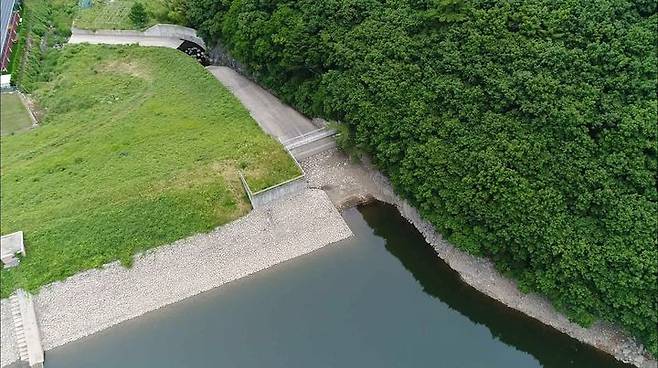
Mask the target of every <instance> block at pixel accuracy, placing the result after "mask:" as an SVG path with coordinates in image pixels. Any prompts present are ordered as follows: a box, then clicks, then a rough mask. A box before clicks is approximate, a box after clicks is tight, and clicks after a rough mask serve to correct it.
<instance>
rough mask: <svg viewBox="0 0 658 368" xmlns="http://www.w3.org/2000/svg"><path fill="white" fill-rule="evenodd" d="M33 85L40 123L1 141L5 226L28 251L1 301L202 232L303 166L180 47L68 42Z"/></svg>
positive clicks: (5, 277) (7, 273) (7, 275)
mask: <svg viewBox="0 0 658 368" xmlns="http://www.w3.org/2000/svg"><path fill="white" fill-rule="evenodd" d="M55 55H57V60H56V61H55V60H49V64H50V65H55V66H54V67H53V70H52V72H51V73H52V74H51V75H52V80H51V81H49V82H45V83H44V84H43V85H41V86H40V87H39V88H38V89H37V90H36V91H35V93H34V95H35V96H36V97H37V100H38V101H39V103H40V104H41V107H42V108H44V109H45V110H46V111H47V115H46V118H45V119H44V121H42V125H41V126H40V127H39V128H36V129H32V130H30V131H27V132H24V133H21V134H19V135H12V136H5V137H2V138H0V139H1V142H0V143H1V150H2V152H1V153H2V167H1V171H2V186H1V207H2V212H1V215H2V217H1V219H2V221H1V230H2V234H6V233H10V232H13V231H17V230H23V231H24V232H25V242H26V249H27V257H26V258H24V259H23V260H22V262H21V264H20V266H18V267H16V268H13V269H11V270H2V272H1V274H0V277H1V281H2V282H1V284H2V286H1V288H2V297H6V296H8V295H9V293H10V292H11V291H12V290H14V289H16V288H18V287H23V288H27V289H29V290H36V289H38V287H39V286H41V285H44V284H47V283H50V282H53V281H55V280H60V279H63V278H65V277H67V276H71V275H73V274H75V273H77V272H79V271H82V270H86V269H90V268H94V267H99V266H101V265H103V264H105V263H107V262H109V261H112V260H116V259H119V260H121V261H122V262H123V263H124V264H130V262H131V260H132V256H133V255H134V254H135V253H136V252H139V251H142V250H145V249H148V248H152V247H155V246H158V245H162V244H166V243H170V242H173V241H175V240H177V239H180V238H183V237H186V236H188V235H191V234H194V233H199V232H206V231H208V230H211V229H213V228H214V227H216V226H217V225H220V224H223V223H226V222H228V221H231V220H233V219H235V218H237V217H239V216H241V215H243V214H245V213H246V212H247V211H248V209H249V206H248V202H247V199H246V196H245V194H244V191H243V189H242V187H241V184H240V181H239V176H238V170H242V171H243V172H244V173H245V176H246V178H247V181H248V182H249V184H250V186H252V187H253V188H254V190H259V189H263V188H265V187H267V186H270V185H273V184H276V183H279V182H282V181H284V180H287V179H290V178H292V177H294V176H296V175H298V174H299V172H298V169H297V167H296V166H295V164H294V162H293V161H292V160H291V159H290V157H289V156H288V155H287V153H286V152H285V151H284V149H283V147H282V146H281V145H280V144H279V143H278V142H276V141H275V140H274V139H272V138H271V137H269V136H267V135H266V134H265V133H263V132H262V131H261V129H260V128H259V127H258V125H257V124H256V122H255V121H253V120H252V119H251V117H250V115H249V113H248V112H247V110H246V109H245V108H244V107H243V106H242V105H241V104H240V103H239V102H238V100H237V99H236V98H234V97H233V95H231V93H230V92H229V91H227V90H226V89H225V88H223V87H222V86H221V85H220V84H219V82H218V81H217V80H216V79H215V78H214V77H212V75H211V74H210V73H208V72H207V71H206V70H205V69H204V68H203V67H202V66H201V65H199V64H198V63H196V61H194V60H193V59H192V58H189V57H187V56H185V55H184V54H183V53H180V52H178V51H176V50H170V49H163V48H140V47H137V46H124V47H118V46H117V47H107V46H92V45H77V46H67V47H65V48H64V49H63V50H62V51H60V52H58V53H56V54H55Z"/></svg>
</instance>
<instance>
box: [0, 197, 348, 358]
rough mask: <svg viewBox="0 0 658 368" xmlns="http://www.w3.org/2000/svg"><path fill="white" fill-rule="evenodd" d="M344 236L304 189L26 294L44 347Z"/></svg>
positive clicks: (323, 204)
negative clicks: (128, 262)
mask: <svg viewBox="0 0 658 368" xmlns="http://www.w3.org/2000/svg"><path fill="white" fill-rule="evenodd" d="M351 235H352V232H351V230H350V229H349V227H348V226H347V224H346V223H345V221H344V220H343V218H342V217H341V215H340V213H338V211H337V210H336V208H335V207H334V206H333V205H332V203H331V201H330V200H329V198H328V197H327V195H326V194H325V193H324V192H323V191H321V190H305V191H304V192H301V193H299V194H297V195H295V196H293V197H290V198H287V199H283V200H279V201H276V202H274V203H271V204H268V205H266V206H264V207H262V208H259V209H256V210H254V211H252V212H251V213H249V214H248V215H246V216H244V217H242V218H240V219H238V220H236V221H234V222H232V223H229V224H227V225H224V226H222V227H220V228H217V229H216V230H213V231H212V232H210V233H208V234H199V235H194V236H191V237H189V238H186V239H182V240H179V241H177V242H175V243H173V244H170V245H165V246H162V247H158V248H155V249H153V250H152V251H149V252H146V253H145V254H142V255H138V256H136V257H135V262H134V264H133V266H132V267H131V268H124V267H123V266H121V265H120V264H119V263H118V262H114V263H111V264H108V265H106V266H104V267H103V268H102V269H94V270H90V271H85V272H82V273H80V274H77V275H75V276H73V277H70V278H68V279H67V280H65V281H63V282H57V283H53V284H50V285H48V286H45V287H44V288H42V289H41V290H40V292H39V293H38V294H37V295H35V296H34V304H35V309H36V311H37V318H38V320H39V321H38V322H39V326H40V328H41V336H42V344H43V347H44V350H49V349H52V348H55V347H57V346H60V345H63V344H65V343H68V342H71V341H74V340H77V339H79V338H82V337H84V336H87V335H90V334H92V333H95V332H98V331H101V330H103V329H106V328H108V327H111V326H113V325H116V324H118V323H121V322H123V321H126V320H129V319H131V318H135V317H137V316H140V315H142V314H144V313H147V312H150V311H153V310H156V309H158V308H161V307H163V306H166V305H168V304H171V303H175V302H178V301H181V300H183V299H185V298H188V297H190V296H193V295H196V294H199V293H201V292H204V291H207V290H210V289H212V288H215V287H218V286H220V285H222V284H225V283H227V282H230V281H233V280H236V279H238V278H241V277H244V276H247V275H249V274H252V273H254V272H257V271H260V270H263V269H265V268H268V267H271V266H273V265H275V264H278V263H281V262H284V261H286V260H289V259H292V258H295V257H297V256H300V255H303V254H306V253H310V252H312V251H314V250H316V249H319V248H321V247H323V246H325V245H327V244H330V243H334V242H337V241H339V240H342V239H345V238H347V237H349V236H351ZM5 302H7V306H8V300H2V307H3V308H2V309H3V310H2V312H3V314H2V317H3V319H2V327H3V333H2V355H3V358H2V366H5V365H7V364H10V363H12V362H13V361H15V360H16V359H17V354H16V356H12V355H11V354H12V352H11V350H12V349H11V346H10V344H11V342H12V341H11V338H10V337H9V336H7V338H6V336H5V332H4V330H5V328H4V327H5ZM9 318H11V313H9ZM10 321H11V320H10ZM10 330H11V329H10ZM5 354H6V356H5Z"/></svg>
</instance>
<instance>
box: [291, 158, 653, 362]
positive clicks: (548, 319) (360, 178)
mask: <svg viewBox="0 0 658 368" xmlns="http://www.w3.org/2000/svg"><path fill="white" fill-rule="evenodd" d="M301 165H302V167H303V168H304V171H305V172H306V178H307V179H308V181H309V185H310V186H311V187H316V188H323V189H324V190H326V191H327V194H328V195H329V197H330V198H331V200H332V202H333V203H334V205H335V206H336V207H339V208H342V207H347V206H351V205H354V204H356V203H359V202H363V201H367V200H369V199H372V198H375V199H378V200H380V201H382V202H386V203H390V204H393V205H395V206H396V207H397V208H398V210H399V211H400V213H401V214H402V216H404V217H405V218H406V219H407V220H408V221H409V222H411V223H412V224H413V225H414V226H415V227H416V228H417V229H418V230H419V231H420V232H421V233H422V234H423V236H424V237H425V240H426V241H427V242H428V243H429V244H431V245H432V247H434V249H435V250H436V252H437V254H438V256H439V257H440V258H441V259H443V260H444V261H445V262H446V263H448V265H450V267H452V268H453V269H454V270H456V271H457V272H459V274H460V275H461V277H462V279H463V280H464V281H465V282H466V283H468V284H469V285H471V286H473V287H474V288H476V289H478V290H479V291H480V292H483V293H484V294H487V295H488V296H490V297H492V298H494V299H496V300H498V301H500V302H502V303H504V304H505V305H507V306H508V307H511V308H514V309H516V310H519V311H521V312H523V313H525V314H527V315H528V316H530V317H533V318H535V319H537V320H539V321H541V322H542V323H544V324H546V325H549V326H552V327H553V328H555V329H557V330H559V331H561V332H563V333H566V334H567V335H569V336H571V337H573V338H576V339H577V340H580V341H582V342H584V343H586V344H589V345H592V346H594V347H596V348H598V349H600V350H602V351H605V352H607V353H609V354H611V355H613V356H615V357H616V358H617V359H619V360H621V361H624V362H627V363H632V364H634V365H636V366H637V367H641V368H656V367H657V363H656V360H655V359H653V358H652V357H651V356H650V354H649V353H648V352H646V351H645V350H644V348H643V347H642V346H641V344H639V343H637V342H636V341H635V340H634V339H633V338H630V337H628V336H627V335H626V334H624V333H623V332H622V331H621V330H620V329H619V328H617V327H615V326H611V325H608V324H604V323H596V324H594V325H593V326H592V327H590V328H583V327H581V326H579V325H577V324H575V323H572V322H570V321H569V320H568V319H567V318H566V317H565V316H564V315H562V314H560V313H559V312H558V311H557V310H555V308H553V306H552V304H551V303H550V302H549V301H548V300H547V299H546V298H544V297H542V296H540V295H537V294H533V293H530V294H524V293H522V292H520V291H519V290H518V288H517V286H516V283H515V282H514V281H513V280H511V279H509V278H507V277H504V276H503V275H501V274H500V273H499V272H498V271H496V270H495V268H494V266H493V264H492V263H491V262H490V261H489V260H487V259H484V258H477V257H474V256H472V255H470V254H468V253H465V252H463V251H461V250H459V249H456V248H454V247H453V246H452V245H450V244H449V243H448V242H447V241H445V240H443V238H442V237H441V235H439V234H438V233H437V232H436V231H435V230H434V227H433V226H432V225H431V224H430V223H428V222H427V221H425V220H423V219H422V218H421V217H420V215H419V214H418V212H417V211H416V209H415V208H413V207H411V206H410V205H409V204H408V203H407V202H406V201H404V200H402V199H401V198H399V197H398V196H397V195H396V194H395V193H394V192H393V189H392V186H391V184H390V183H389V181H388V179H387V178H386V177H384V176H383V175H382V174H381V173H380V172H378V171H377V170H375V169H374V168H372V166H371V165H369V164H367V163H366V164H358V163H354V162H351V161H350V160H349V159H348V158H347V157H345V155H343V154H341V153H339V152H336V151H335V150H334V151H329V152H325V153H322V154H319V155H316V156H313V157H310V158H309V159H307V160H305V161H303V162H302V163H301Z"/></svg>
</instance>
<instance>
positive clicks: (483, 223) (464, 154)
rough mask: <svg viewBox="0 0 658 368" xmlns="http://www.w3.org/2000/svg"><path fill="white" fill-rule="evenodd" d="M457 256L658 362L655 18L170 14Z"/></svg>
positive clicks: (349, 3)
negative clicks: (380, 185)
mask: <svg viewBox="0 0 658 368" xmlns="http://www.w3.org/2000/svg"><path fill="white" fill-rule="evenodd" d="M172 4H173V6H174V10H173V11H174V12H179V13H181V14H184V15H185V16H186V18H187V22H188V23H189V25H191V26H194V27H196V28H198V29H199V30H200V31H201V32H202V34H203V35H204V37H206V38H208V39H211V40H215V41H219V42H221V44H222V45H223V46H224V47H225V48H227V49H228V50H229V51H230V52H231V54H232V55H233V56H234V57H235V58H237V59H238V60H239V61H241V62H242V63H243V64H244V65H245V67H246V68H248V70H249V71H250V73H252V74H253V76H254V77H256V78H258V79H259V80H260V82H261V83H263V84H265V85H267V86H268V87H269V88H271V89H272V90H274V91H275V92H276V93H277V94H279V96H280V97H282V98H283V99H284V100H286V101H287V102H289V103H291V104H293V105H294V106H296V107H297V108H298V109H300V110H302V111H303V112H305V113H307V114H308V115H311V116H322V117H325V118H329V119H333V120H336V121H340V122H342V123H344V126H346V127H347V128H349V129H348V130H349V133H347V132H346V133H345V136H344V137H343V138H344V139H346V140H347V141H348V142H349V143H350V144H351V146H352V147H354V148H356V149H358V150H360V151H361V152H365V153H367V154H368V155H370V156H371V157H372V158H373V160H374V161H375V162H376V164H377V165H378V167H379V168H380V169H381V170H382V171H383V172H385V173H386V174H387V175H388V176H389V177H390V179H391V180H392V182H393V183H394V185H395V188H396V190H397V191H398V193H400V194H401V195H403V196H404V197H406V198H407V199H408V200H409V201H410V202H412V203H413V204H414V205H415V206H416V207H417V208H418V209H419V210H420V211H421V212H422V214H423V215H424V216H425V218H427V219H428V220H430V221H431V222H432V223H433V224H434V225H435V226H436V228H437V229H438V230H439V231H440V232H441V233H442V234H443V235H444V236H445V237H447V238H448V239H449V240H450V241H451V242H452V243H453V244H455V245H457V246H458V247H460V248H462V249H465V250H467V251H469V252H472V253H474V254H477V255H481V256H486V257H489V258H490V259H492V260H494V261H495V262H496V264H497V266H498V267H499V269H500V270H501V271H503V272H505V273H507V274H509V275H511V276H513V277H515V278H516V279H517V280H518V281H519V284H520V286H521V287H522V288H523V289H524V290H528V291H537V292H540V293H543V294H545V295H547V296H548V297H549V298H550V299H551V300H552V301H553V302H554V303H555V305H556V306H557V307H558V308H560V309H561V310H563V311H565V312H566V313H568V315H569V316H570V317H571V318H572V319H574V320H575V321H577V322H579V323H581V324H583V325H588V324H591V323H592V322H593V321H595V320H597V319H602V320H607V321H611V322H615V323H618V324H620V325H622V326H624V327H625V328H626V329H627V330H629V331H630V332H632V333H633V334H634V335H635V336H638V337H639V338H640V339H641V340H642V341H643V342H644V343H645V344H646V346H647V347H648V349H649V350H650V351H651V352H652V353H653V354H656V353H657V352H658V347H657V344H658V340H657V332H656V327H657V324H658V317H657V312H656V308H657V300H658V288H657V272H658V271H657V270H658V255H657V248H656V247H657V243H656V235H657V234H656V219H657V215H658V214H657V207H656V206H657V192H656V130H657V129H656V121H657V116H656V75H657V74H656V73H657V67H656V63H657V61H656V45H657V43H658V40H657V35H656V33H657V32H656V29H657V20H658V16H657V15H656V2H655V1H651V0H645V1H641V0H640V1H625V0H597V1H591V0H523V1H521V0H517V1H504V2H503V1H486V0H473V1H459V0H390V1H386V0H325V1H315V0H295V1H292V0H289V1H283V0H282V1H274V0H270V1H268V0H234V1H229V0H226V1H216V0H175V1H173V2H172Z"/></svg>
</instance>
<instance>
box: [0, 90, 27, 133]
mask: <svg viewBox="0 0 658 368" xmlns="http://www.w3.org/2000/svg"><path fill="white" fill-rule="evenodd" d="M31 126H32V120H31V119H30V115H28V112H27V110H26V109H25V105H23V102H21V99H20V97H19V96H18V94H16V93H2V94H1V95H0V135H9V134H13V133H17V132H20V131H22V130H26V129H29V128H30V127H31Z"/></svg>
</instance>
